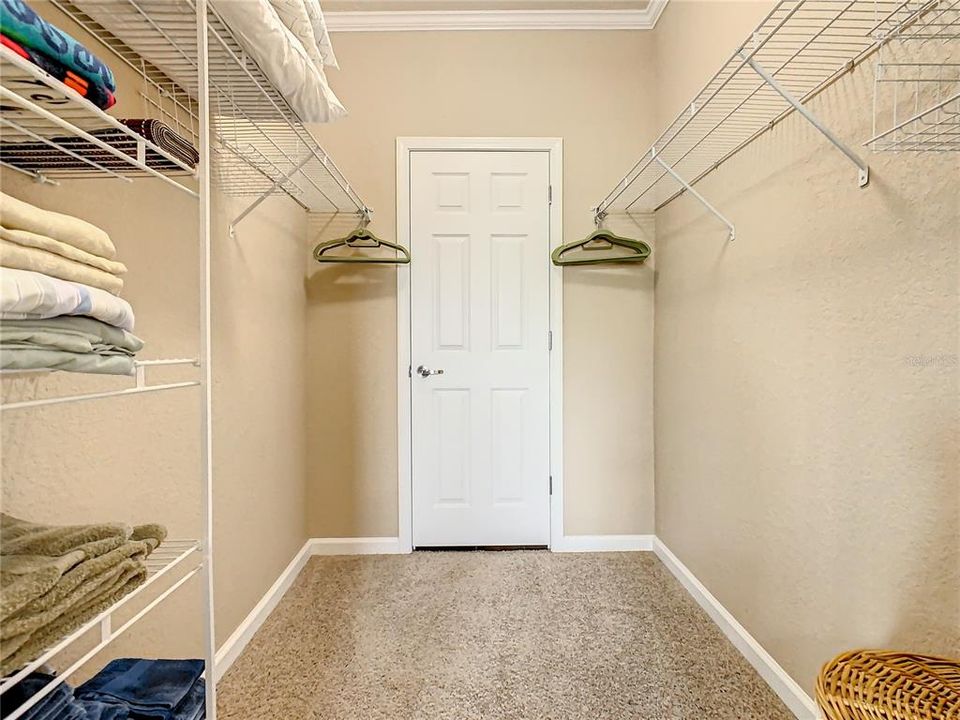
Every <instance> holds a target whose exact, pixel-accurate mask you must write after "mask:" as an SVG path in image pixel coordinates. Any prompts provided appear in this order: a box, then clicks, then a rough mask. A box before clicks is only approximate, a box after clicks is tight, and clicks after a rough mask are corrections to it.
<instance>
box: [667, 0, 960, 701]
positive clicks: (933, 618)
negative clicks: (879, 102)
mask: <svg viewBox="0 0 960 720" xmlns="http://www.w3.org/2000/svg"><path fill="white" fill-rule="evenodd" d="M768 7H769V5H768V4H767V3H709V2H708V3H695V2H671V3H670V5H669V6H668V8H667V10H666V12H665V13H664V15H663V17H662V18H661V21H660V25H659V26H658V27H657V30H656V31H655V32H656V35H657V41H658V54H657V62H658V68H659V72H658V78H659V79H660V84H659V97H660V98H661V112H662V114H663V115H671V114H673V113H675V112H676V111H677V110H678V109H679V108H680V106H681V105H682V103H683V102H684V101H685V99H689V97H691V96H692V94H693V92H695V91H696V90H697V89H699V86H700V85H702V84H703V83H704V82H705V81H706V79H707V78H708V77H709V75H710V74H711V73H712V72H713V71H714V70H715V69H716V67H718V64H719V62H721V61H722V60H724V59H725V57H726V56H727V55H728V54H729V53H730V52H731V51H732V49H733V48H734V47H735V45H736V43H738V42H739V41H740V40H742V39H743V38H744V37H745V36H746V34H747V33H748V31H749V30H750V29H751V28H752V27H753V26H754V25H755V24H756V23H757V22H758V21H759V20H760V18H761V17H762V15H763V14H764V13H765V12H766V10H767V8H768ZM681 41H682V42H681ZM871 83H872V67H870V66H867V67H864V68H862V69H860V70H858V71H857V72H855V73H854V74H853V75H852V76H850V77H848V78H847V79H845V80H844V81H842V82H840V83H839V84H837V85H836V86H835V87H834V88H832V89H830V90H828V91H827V92H826V93H825V94H824V95H822V96H821V97H819V98H818V99H816V100H815V101H814V102H813V103H812V104H811V109H812V110H813V111H814V112H816V113H818V114H819V115H820V116H821V117H822V118H823V119H824V120H826V121H827V122H828V123H829V124H830V126H831V127H832V128H834V129H835V130H836V131H837V132H838V133H839V134H840V136H841V137H843V138H844V139H845V140H846V141H847V142H849V143H850V144H851V145H854V146H859V144H860V142H862V141H863V140H864V139H866V138H867V137H868V136H869V135H868V132H869V128H870V125H869V123H870V116H869V107H870V105H869V99H870V97H871ZM664 119H665V118H664ZM863 152H864V153H865V154H866V156H867V157H868V158H869V162H870V164H871V170H872V180H871V184H870V186H869V188H867V189H865V190H860V189H858V188H857V186H856V183H855V177H856V174H855V169H854V168H853V166H852V165H851V164H850V163H849V162H848V161H847V160H846V159H845V158H844V157H843V156H842V155H841V154H840V153H839V152H838V151H836V150H834V149H832V148H831V147H830V146H829V145H828V144H827V143H826V142H825V141H824V140H823V139H822V138H821V137H820V136H819V135H818V134H817V133H816V132H815V131H814V130H813V129H812V128H811V127H810V126H809V125H807V124H806V123H805V121H803V120H802V118H799V117H797V116H794V117H792V118H790V119H788V120H787V121H786V122H784V123H783V125H782V126H780V127H779V128H777V129H776V130H774V131H773V132H772V133H768V134H766V135H765V136H763V137H762V138H761V139H759V140H758V141H756V142H755V143H753V144H752V145H751V146H749V147H748V148H747V149H746V150H745V151H743V152H742V153H740V154H739V155H738V156H737V157H736V158H735V159H734V160H732V161H731V162H730V163H728V164H726V165H724V166H723V167H722V168H721V169H720V170H719V171H718V172H716V173H714V174H713V175H712V176H711V177H710V178H708V179H707V180H705V181H704V182H703V183H702V185H701V186H700V189H701V191H702V192H703V193H704V194H705V195H706V196H707V197H708V198H709V199H710V200H711V202H713V203H714V204H715V205H717V206H718V207H719V208H721V209H722V210H723V211H724V212H725V213H727V215H728V216H729V217H730V218H731V219H732V220H733V221H734V222H735V223H736V225H737V239H736V241H735V242H734V243H733V244H728V243H727V242H726V241H725V239H724V235H725V233H724V230H723V228H722V227H721V226H720V225H718V223H717V222H716V220H715V219H714V218H712V217H711V216H709V215H707V214H706V213H705V212H704V211H703V210H702V209H701V208H700V207H699V206H698V205H697V204H696V203H695V201H694V200H693V199H692V198H689V197H684V198H680V199H678V200H677V201H675V202H674V203H672V204H671V205H669V206H668V207H667V208H666V209H665V210H664V211H662V212H661V213H659V214H658V215H657V250H658V262H657V267H658V277H657V285H656V303H657V317H656V344H655V347H656V351H655V352H656V359H655V366H656V382H655V388H656V413H655V422H656V466H657V479H656V492H657V533H658V535H659V536H660V537H661V538H662V539H663V540H664V541H665V542H666V544H667V545H668V546H669V547H670V548H671V549H672V550H673V551H674V552H675V553H676V554H677V555H678V556H679V557H680V559H681V560H682V561H683V562H684V563H686V564H687V565H688V566H689V567H690V569H691V570H692V571H693V572H694V573H695V574H696V575H697V576H698V577H699V578H700V580H702V581H703V582H704V584H705V585H706V586H707V588H709V590H710V591H711V592H712V593H713V594H714V595H716V596H717V598H718V599H719V600H720V602H722V603H723V604H724V605H725V606H726V607H727V608H728V609H729V610H730V611H731V612H732V613H733V614H734V615H735V616H736V617H737V618H738V619H739V620H740V621H741V622H742V623H743V624H744V625H745V627H746V628H747V629H748V630H749V631H750V632H751V633H752V634H753V635H754V636H755V637H756V638H757V639H758V640H759V641H760V642H761V644H763V645H764V647H766V649H767V650H769V651H770V652H771V653H772V654H773V656H774V657H775V658H776V659H777V660H778V661H779V662H780V663H781V664H782V665H783V666H784V667H785V669H786V670H787V671H788V672H789V673H790V674H791V675H792V676H793V677H794V679H796V680H797V682H799V683H800V684H801V685H802V686H803V687H804V688H805V689H807V690H808V691H811V690H812V686H813V682H814V678H815V676H816V672H817V671H818V669H819V666H820V665H821V664H822V663H823V662H825V661H827V660H828V659H830V657H832V656H833V655H834V654H836V653H838V652H840V651H842V650H844V649H849V648H856V647H864V646H866V647H895V648H902V649H908V650H914V651H921V652H923V651H927V652H941V653H951V654H953V655H956V654H957V653H958V649H960V577H958V574H960V534H958V518H960V477H958V468H960V454H958V442H957V439H958V429H960V416H958V410H960V408H958V391H960V384H958V365H957V351H958V320H960V316H958V307H960V303H958V269H960V268H958V244H960V230H958V228H960V200H958V198H960V163H958V160H957V157H956V156H949V155H941V156H932V155H917V156H911V155H885V154H871V153H868V152H867V151H866V150H864V151H863Z"/></svg>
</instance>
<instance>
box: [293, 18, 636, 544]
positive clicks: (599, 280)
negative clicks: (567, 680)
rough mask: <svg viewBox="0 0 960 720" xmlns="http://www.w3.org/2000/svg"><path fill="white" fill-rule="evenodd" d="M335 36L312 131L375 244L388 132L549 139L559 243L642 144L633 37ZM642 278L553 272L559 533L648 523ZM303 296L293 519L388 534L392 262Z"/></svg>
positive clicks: (316, 284) (387, 205)
mask: <svg viewBox="0 0 960 720" xmlns="http://www.w3.org/2000/svg"><path fill="white" fill-rule="evenodd" d="M334 41H335V43H336V48H337V55H338V57H339V59H340V62H341V66H342V67H343V68H344V69H343V70H341V71H340V72H332V73H331V83H332V84H333V85H334V87H335V89H336V91H337V93H338V94H339V95H340V97H341V99H342V100H343V101H344V103H345V104H346V106H347V107H348V108H349V109H350V111H351V116H350V118H348V119H347V120H345V121H342V122H339V123H335V124H333V125H330V126H326V127H323V128H320V129H319V130H318V135H319V137H320V138H321V140H322V141H323V142H324V143H325V145H326V146H327V148H328V149H329V150H330V152H331V153H332V154H333V156H334V157H335V158H336V159H337V162H338V163H339V164H340V165H341V166H342V167H343V169H344V171H345V172H346V173H347V175H348V176H349V177H350V178H351V180H352V181H353V182H354V183H355V184H356V186H357V187H358V188H360V189H361V191H362V193H363V195H364V198H365V200H366V201H367V202H368V203H369V204H370V205H371V206H372V207H373V208H374V209H375V210H376V222H375V225H374V229H375V230H376V231H377V232H379V233H381V234H382V235H383V236H384V237H386V238H388V239H392V238H394V237H395V236H396V232H395V226H396V187H395V185H396V163H395V157H396V149H395V148H396V146H395V142H396V138H397V137H398V136H440V137H469V136H503V137H522V136H529V137H544V136H546V137H554V136H557V137H562V138H563V139H564V178H563V179H564V197H563V202H564V228H563V229H564V234H565V238H566V239H572V238H576V237H583V236H584V235H585V234H586V233H587V232H588V231H590V230H591V229H592V219H591V215H590V212H589V208H590V206H591V205H593V204H595V203H596V202H598V201H599V200H600V199H601V198H602V197H603V195H604V194H605V193H606V192H607V190H608V189H609V186H610V185H611V184H612V182H613V179H614V178H615V177H619V176H620V175H621V174H623V173H624V172H625V171H626V170H627V169H628V168H629V166H630V163H631V162H632V159H633V158H634V157H635V155H636V154H637V153H638V152H640V151H641V150H642V149H643V147H644V145H645V144H646V143H648V142H649V141H650V139H651V137H650V131H651V130H652V123H651V121H652V118H651V117H649V108H650V106H651V102H652V94H653V88H654V79H653V67H652V64H651V63H652V60H653V45H652V40H651V36H650V34H649V33H642V32H622V33H621V32H526V33H517V32H480V33H472V32H455V33H378V34H365V33H340V34H336V35H335V36H334ZM625 68H630V70H629V73H625V70H624V69H625ZM336 229H338V230H343V229H345V228H344V225H343V224H342V223H341V224H338V226H337V228H336ZM347 229H349V228H347ZM635 232H636V233H642V232H643V230H636V231H635ZM330 235H334V232H333V230H329V231H328V232H326V233H322V234H319V235H316V236H315V237H314V239H316V237H323V238H326V237H328V236H330ZM652 276H653V268H652V265H651V266H648V267H646V268H643V269H637V268H633V269H629V270H622V269H610V268H606V269H593V270H574V271H571V270H568V271H566V275H565V279H564V313H565V318H564V336H565V337H564V342H565V348H564V351H565V352H564V362H565V381H564V393H565V397H564V402H565V406H566V407H565V417H564V436H565V466H566V467H565V472H566V500H567V502H566V515H565V526H566V527H565V530H566V532H567V533H568V534H609V533H646V532H651V531H652V528H653V481H652V478H653V450H652V438H653V434H652V424H651V418H652V368H651V344H652V323H653V304H652ZM307 299H308V308H307V327H308V344H309V350H308V361H307V364H308V402H309V422H308V434H309V443H308V448H309V452H308V475H309V483H308V484H309V504H308V507H309V512H308V516H309V522H308V529H309V531H310V534H311V535H313V536H318V537H345V536H391V535H395V534H396V532H397V459H396V458H397V439H396V379H395V378H396V282H395V277H394V275H393V271H392V270H390V269H385V268H366V269H360V270H357V269H343V268H320V267H317V266H314V269H313V270H312V271H311V272H310V275H309V278H308V281H307Z"/></svg>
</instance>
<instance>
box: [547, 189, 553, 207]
mask: <svg viewBox="0 0 960 720" xmlns="http://www.w3.org/2000/svg"><path fill="white" fill-rule="evenodd" d="M547 205H553V185H547Z"/></svg>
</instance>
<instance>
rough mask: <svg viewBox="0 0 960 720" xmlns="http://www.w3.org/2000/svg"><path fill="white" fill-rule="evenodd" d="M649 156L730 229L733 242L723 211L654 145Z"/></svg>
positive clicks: (729, 226) (734, 236) (731, 228)
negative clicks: (668, 161)
mask: <svg viewBox="0 0 960 720" xmlns="http://www.w3.org/2000/svg"><path fill="white" fill-rule="evenodd" d="M650 158H651V159H652V160H654V161H655V162H656V163H657V164H658V165H659V166H660V167H662V168H663V169H664V170H665V171H666V172H667V173H669V175H670V177H672V178H673V179H674V180H676V181H677V182H678V183H680V185H681V186H682V187H683V189H684V190H686V191H687V192H689V193H690V194H691V195H693V196H694V197H695V198H696V199H697V200H699V201H700V204H701V205H703V206H704V207H705V208H706V209H707V210H709V211H710V212H711V213H712V214H713V215H715V216H716V218H717V219H718V220H719V221H720V222H722V223H723V224H724V225H726V226H727V229H728V230H729V231H730V232H729V234H728V235H727V238H728V239H729V240H730V242H733V241H734V240H735V239H736V237H737V229H736V228H735V227H734V225H733V223H732V222H730V221H729V220H727V218H726V216H725V215H724V214H723V213H721V212H720V211H719V210H717V209H716V208H715V207H714V206H713V205H712V204H710V201H709V200H707V199H706V198H705V197H704V196H703V195H701V194H700V193H699V192H698V191H697V189H696V188H695V187H693V185H691V184H690V183H688V182H687V181H686V180H684V179H683V178H682V177H680V174H679V173H678V172H677V171H676V170H674V169H673V168H672V167H670V165H668V164H667V163H665V162H664V161H663V160H662V159H661V158H660V156H659V155H658V154H657V149H656V148H655V147H653V148H650ZM604 215H606V213H604Z"/></svg>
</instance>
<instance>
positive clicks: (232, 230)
mask: <svg viewBox="0 0 960 720" xmlns="http://www.w3.org/2000/svg"><path fill="white" fill-rule="evenodd" d="M313 159H314V157H313V155H312V154H311V155H307V156H306V157H305V158H303V160H301V161H300V162H299V163H297V165H296V166H295V167H294V168H293V169H292V170H290V172H288V173H286V174H285V175H283V176H282V177H279V178H277V179H276V180H274V181H273V185H271V186H270V187H269V188H267V189H266V190H264V191H263V192H262V193H261V194H260V195H259V197H257V199H256V200H254V201H253V202H252V203H250V204H249V205H248V206H247V207H246V208H245V209H244V211H243V212H242V213H240V214H239V215H237V216H236V217H235V218H234V219H233V221H232V222H231V223H230V237H231V238H235V234H234V233H235V229H236V227H237V225H239V224H240V221H241V220H243V219H244V218H245V217H246V216H247V215H249V214H250V213H252V212H253V211H254V210H255V209H256V208H257V207H258V206H259V205H260V203H262V202H263V201H264V200H266V199H267V198H268V197H270V196H271V195H273V194H274V193H275V192H276V191H277V188H279V187H280V186H281V185H283V184H284V183H285V182H287V180H289V179H290V178H292V177H293V176H294V175H296V174H297V173H298V172H300V170H302V169H303V167H304V166H305V165H306V164H307V163H308V162H310V161H311V160H313Z"/></svg>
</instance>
